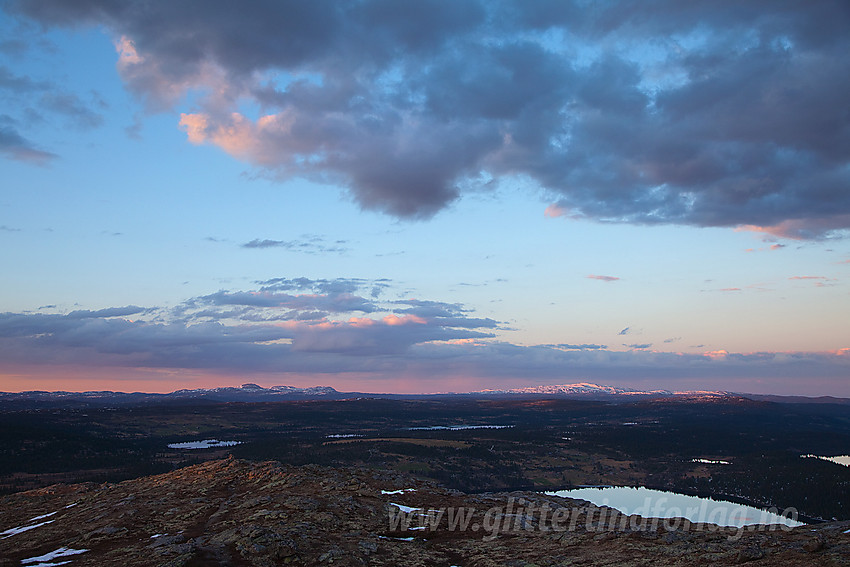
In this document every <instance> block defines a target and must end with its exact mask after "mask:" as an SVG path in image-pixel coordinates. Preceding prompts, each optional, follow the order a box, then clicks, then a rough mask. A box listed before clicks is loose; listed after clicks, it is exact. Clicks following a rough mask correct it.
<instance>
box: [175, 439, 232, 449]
mask: <svg viewBox="0 0 850 567" xmlns="http://www.w3.org/2000/svg"><path fill="white" fill-rule="evenodd" d="M240 443H242V441H219V440H218V439H204V440H203V441H186V442H185V443H169V444H168V448H169V449H217V448H218V447H232V446H234V445H239V444H240Z"/></svg>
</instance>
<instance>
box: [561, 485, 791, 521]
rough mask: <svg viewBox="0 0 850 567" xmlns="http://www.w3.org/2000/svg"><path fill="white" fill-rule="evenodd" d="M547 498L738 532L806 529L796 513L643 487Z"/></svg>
mask: <svg viewBox="0 0 850 567" xmlns="http://www.w3.org/2000/svg"><path fill="white" fill-rule="evenodd" d="M546 494H549V495H554V496H565V497H567V498H578V499H580V500H587V501H588V502H592V503H593V504H595V505H597V506H609V507H611V508H614V509H616V510H619V511H620V512H622V513H623V514H629V515H638V516H642V517H644V518H686V519H688V520H690V521H691V522H692V523H708V524H716V525H718V526H730V527H735V528H740V527H743V526H749V525H754V524H765V525H767V524H782V525H786V526H791V527H794V526H802V525H803V523H802V522H798V521H796V519H794V518H796V513H794V514H793V516H792V517H790V518H789V517H784V516H782V515H779V514H774V513H771V512H768V511H766V510H759V509H758V508H753V507H752V506H744V505H743V504H735V503H734V502H726V501H724V500H712V499H710V498H699V497H697V496H687V495H685V494H677V493H675V492H664V491H661V490H652V489H649V488H643V487H640V488H634V487H627V486H612V487H607V488H576V489H573V490H559V491H557V492H546ZM789 516H791V514H789Z"/></svg>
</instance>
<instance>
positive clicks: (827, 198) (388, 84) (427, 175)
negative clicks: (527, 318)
mask: <svg viewBox="0 0 850 567" xmlns="http://www.w3.org/2000/svg"><path fill="white" fill-rule="evenodd" d="M7 9H8V10H9V11H11V12H12V13H14V14H17V15H19V16H23V17H26V18H30V19H33V20H35V21H37V22H39V23H41V24H43V25H46V26H80V25H92V26H94V25H101V26H104V27H105V28H107V29H109V30H111V31H112V33H113V34H114V35H115V38H116V40H118V39H120V38H124V40H125V41H124V43H122V44H121V45H122V58H121V60H120V61H119V71H120V72H121V74H122V77H123V79H124V81H125V83H126V84H127V86H128V88H129V89H130V90H132V91H133V92H134V93H135V94H136V95H138V96H139V97H140V98H141V99H142V100H144V101H145V102H146V104H147V105H148V106H149V107H150V108H152V109H165V108H172V107H173V106H174V105H175V104H176V103H177V102H178V101H179V100H180V99H181V97H182V96H183V94H185V92H186V91H187V90H193V89H197V90H199V91H204V92H206V93H208V94H206V95H205V97H206V98H204V99H202V100H201V101H200V110H199V111H198V112H195V113H194V114H185V115H184V116H183V119H182V125H183V127H184V129H185V130H186V131H187V133H188V134H189V137H190V139H191V140H192V141H193V142H196V143H204V142H206V143H218V144H219V145H222V146H224V147H226V148H227V149H228V151H230V152H231V153H233V155H235V156H236V157H238V158H240V159H244V160H247V161H249V162H251V163H254V164H256V165H257V166H258V167H262V168H267V169H270V170H273V171H274V172H275V174H276V175H277V176H279V177H280V178H281V179H286V178H288V177H290V176H293V175H298V176H306V177H311V178H316V179H319V180H322V181H324V182H329V181H330V182H336V183H341V184H343V185H345V186H346V187H348V188H349V190H350V191H351V194H352V196H353V197H354V199H355V200H356V201H357V202H358V203H359V204H360V205H361V206H363V207H366V208H370V209H375V210H381V211H385V212H387V213H389V214H392V215H396V216H399V217H405V218H424V217H428V216H430V215H433V214H434V213H436V212H437V211H439V210H441V209H443V208H444V207H446V206H448V205H449V204H450V203H451V202H452V201H453V200H455V199H456V198H457V197H458V196H459V195H460V192H461V191H462V187H465V186H468V185H469V184H470V183H469V180H470V179H472V178H475V177H477V176H478V175H479V174H480V173H481V172H486V173H487V174H489V175H492V176H494V177H496V178H497V179H499V178H504V179H510V178H511V177H513V176H521V177H523V178H526V179H531V180H533V181H535V182H536V183H538V184H539V185H540V186H542V187H543V188H544V189H545V190H546V191H547V192H548V194H549V195H551V199H552V201H553V202H554V204H555V206H554V208H551V209H550V210H551V211H552V214H551V215H550V216H558V214H561V215H563V216H565V217H567V218H588V219H593V220H597V221H603V222H628V223H639V224H659V223H673V224H685V225H693V226H739V225H744V226H750V225H751V226H752V228H753V230H763V231H765V232H769V233H771V234H774V235H779V236H784V237H790V238H821V237H824V236H830V235H838V234H842V231H844V230H846V229H848V228H850V191H848V186H850V174H848V171H850V168H848V164H849V162H848V155H850V115H848V113H847V112H846V101H847V97H848V94H850V58H848V57H847V56H846V54H847V53H848V52H850V34H847V29H848V26H850V5H848V4H847V3H846V2H844V1H843V0H824V1H821V2H815V3H812V2H796V3H791V2H773V1H768V0H753V1H751V2H741V3H724V2H712V1H708V0H702V1H694V2H687V3H686V4H683V3H682V2H679V1H678V0H655V1H652V0H650V1H646V2H636V1H633V0H621V1H614V2H606V3H602V4H587V3H585V2H581V1H579V0H576V1H574V2H570V1H566V0H563V1H561V0H558V1H542V0H541V1H538V2H519V1H507V0H506V1H502V2H484V1H476V0H458V1H455V2H440V1H437V0H429V1H422V2H415V3H404V4H399V3H397V2H393V1H390V0H366V1H364V2H357V3H352V2H333V1H325V2H309V3H304V2H295V1H290V2H274V1H259V2H254V3H252V4H251V9H250V10H246V9H244V7H242V6H238V5H236V4H230V3H219V2H214V3H205V4H203V5H198V4H189V3H181V2H159V3H129V2H112V1H111V0H91V1H89V2H65V1H63V0H19V1H17V2H13V3H11V4H9V5H8V8H7ZM246 96H247V97H252V98H253V99H254V100H255V101H256V102H258V103H259V105H260V106H261V107H262V109H263V112H265V113H268V114H269V115H270V116H272V118H268V119H264V120H263V121H260V122H252V121H250V120H249V119H247V118H244V117H238V116H237V117H235V118H234V115H233V114H232V111H234V110H236V109H237V104H236V101H237V100H238V99H239V98H240V97H246ZM180 110H182V111H185V110H186V109H180ZM223 138H226V141H227V143H226V144H224V143H222V139H223ZM473 185H474V184H473ZM264 242H272V241H263V240H257V241H256V246H260V245H262V244H263V243H264ZM268 245H269V246H270V245H271V244H268Z"/></svg>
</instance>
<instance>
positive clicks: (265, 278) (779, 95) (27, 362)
mask: <svg viewBox="0 0 850 567" xmlns="http://www.w3.org/2000/svg"><path fill="white" fill-rule="evenodd" d="M847 53H850V5H848V4H847V3H846V2H844V1H843V0H836V1H828V0H823V1H819V2H782V1H759V0H752V1H749V2H725V1H713V0H712V1H708V0H705V1H693V2H680V1H678V0H675V1H674V0H670V1H663V0H657V1H652V0H647V1H627V0H623V1H611V2H588V1H578V0H577V1H574V2H569V1H567V0H557V1H548V0H534V1H516V2H511V1H474V0H452V1H442V0H416V1H415V2H401V1H398V0H361V1H353V2H342V1H330V0H328V1H316V2H300V1H278V0H275V1H259V0H258V1H253V2H246V3H237V2H223V1H205V2H190V1H174V2H150V3H149V2H144V3H143V2H123V1H112V0H89V1H87V2H67V1H64V0H0V266H2V269H0V391H9V392H14V391H25V390H67V391H83V390H116V391H147V392H168V391H173V390H176V389H179V388H201V387H218V386H234V385H239V384H242V383H246V382H252V383H257V384H260V385H263V386H271V385H279V384H287V385H294V386H301V387H304V386H314V385H328V386H332V387H334V388H336V389H338V390H342V391H361V392H398V393H426V392H451V391H457V392H460V391H471V390H480V389H499V388H512V387H526V386H535V385H545V384H568V383H575V382H593V383H597V384H605V385H614V386H620V387H625V388H634V389H659V388H663V389H669V390H675V391H683V390H728V391H734V392H751V393H771V394H801V395H812V396H816V395H833V396H844V397H850V329H848V321H850V239H849V238H848V237H850V106H848V103H847V101H848V100H850V58H848V57H847Z"/></svg>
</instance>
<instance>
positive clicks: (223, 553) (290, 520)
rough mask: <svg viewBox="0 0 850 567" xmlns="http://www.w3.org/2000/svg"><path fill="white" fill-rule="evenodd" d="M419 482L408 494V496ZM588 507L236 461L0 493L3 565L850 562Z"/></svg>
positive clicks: (840, 526) (821, 548)
mask: <svg viewBox="0 0 850 567" xmlns="http://www.w3.org/2000/svg"><path fill="white" fill-rule="evenodd" d="M408 489H415V490H408ZM639 520H641V518H637V517H623V516H619V515H617V514H616V513H615V512H613V511H612V510H610V509H607V508H606V509H603V508H597V507H595V506H593V505H591V504H589V503H587V502H584V501H576V500H570V499H565V498H557V497H552V496H545V495H541V494H536V493H523V492H514V493H509V494H496V493H491V494H479V495H466V494H463V493H460V492H457V491H454V490H446V489H443V488H441V487H440V486H438V485H436V484H434V483H432V482H428V481H423V480H421V479H416V478H413V477H406V476H403V475H399V474H397V473H387V472H386V471H374V470H366V469H349V470H342V469H331V468H322V467H319V466H315V465H310V466H305V467H291V466H283V465H280V464H278V463H250V462H246V461H239V460H234V459H227V460H222V461H214V462H207V463H204V464H201V465H196V466H192V467H187V468H184V469H179V470H176V471H174V472H171V473H168V474H165V475H159V476H153V477H146V478H139V479H135V480H130V481H126V482H122V483H120V484H104V485H96V484H85V485H71V486H62V485H56V486H53V487H48V488H45V489H40V490H36V491H30V492H23V493H18V494H13V495H9V496H5V497H2V498H0V534H2V535H0V566H3V567H5V566H7V565H8V566H12V565H21V563H20V562H21V560H23V559H29V558H33V557H38V556H41V555H44V554H46V553H50V552H52V551H54V550H57V549H60V548H67V549H71V550H76V551H77V552H76V553H75V554H74V555H69V556H67V557H65V558H63V560H67V561H70V563H69V566H70V567H86V566H97V567H100V566H102V565H123V566H127V567H140V566H148V565H151V566H154V565H155V566H169V567H183V566H186V567H189V566H197V565H210V566H215V565H221V566H226V565H232V566H236V565H244V566H249V565H251V566H256V567H266V566H268V567H273V566H278V565H319V566H322V565H352V566H353V565H375V566H395V565H405V566H411V567H415V566H423V567H425V566H431V565H464V566H470V565H474V566H476V567H490V566H493V567H495V566H507V565H523V566H533V565H536V566H540V567H544V566H556V565H591V566H592V565H621V566H626V567H627V566H631V565H635V566H636V565H659V566H665V565H671V566H672V565H680V566H687V567H691V566H692V565H694V564H704V563H711V564H718V565H724V564H725V565H732V564H735V563H742V562H750V561H755V562H757V563H756V564H765V565H768V564H770V565H780V564H781V565H850V533H844V532H845V531H848V528H850V523H848V522H844V523H833V524H821V525H817V526H802V527H800V528H795V529H793V530H783V529H778V528H774V529H772V530H770V529H766V528H765V529H760V530H734V529H729V528H718V527H717V526H710V525H693V526H688V527H686V528H679V529H677V530H676V531H668V530H667V529H665V527H664V526H663V523H662V524H660V525H655V524H649V525H648V526H646V525H643V524H641V522H640V521H639Z"/></svg>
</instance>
